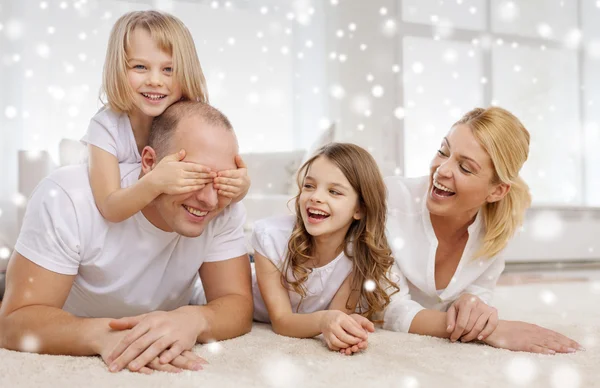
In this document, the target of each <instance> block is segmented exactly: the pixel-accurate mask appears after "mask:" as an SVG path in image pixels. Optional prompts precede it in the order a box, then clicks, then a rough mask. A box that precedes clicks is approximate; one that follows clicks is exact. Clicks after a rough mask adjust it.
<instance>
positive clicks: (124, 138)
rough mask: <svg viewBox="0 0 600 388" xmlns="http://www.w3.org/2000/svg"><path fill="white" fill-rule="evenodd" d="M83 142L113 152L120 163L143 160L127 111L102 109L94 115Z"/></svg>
mask: <svg viewBox="0 0 600 388" xmlns="http://www.w3.org/2000/svg"><path fill="white" fill-rule="evenodd" d="M81 142H82V143H83V144H86V145H88V144H91V145H94V146H96V147H98V148H101V149H103V150H104V151H106V152H108V153H111V154H113V155H114V156H115V157H116V158H117V159H118V160H119V163H128V164H131V163H140V162H141V161H142V158H141V156H140V153H139V151H138V147H137V144H136V142H135V136H134V135H133V129H132V128H131V122H130V121H129V117H128V116H127V114H126V113H116V112H114V111H113V110H111V109H110V108H108V107H104V108H102V109H100V110H99V111H98V113H96V114H95V115H94V117H92V119H91V120H90V125H89V127H88V130H87V133H86V134H85V135H84V136H83V138H82V139H81Z"/></svg>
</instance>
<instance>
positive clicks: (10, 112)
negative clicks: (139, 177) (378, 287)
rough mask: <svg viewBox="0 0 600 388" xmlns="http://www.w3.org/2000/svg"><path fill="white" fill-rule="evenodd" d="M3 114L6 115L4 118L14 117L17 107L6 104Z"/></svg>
mask: <svg viewBox="0 0 600 388" xmlns="http://www.w3.org/2000/svg"><path fill="white" fill-rule="evenodd" d="M4 115H5V116H6V118H9V119H14V118H15V117H17V108H15V107H14V106H12V105H9V106H7V107H6V108H5V109H4Z"/></svg>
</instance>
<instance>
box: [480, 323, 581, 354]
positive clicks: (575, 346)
mask: <svg viewBox="0 0 600 388" xmlns="http://www.w3.org/2000/svg"><path fill="white" fill-rule="evenodd" d="M484 342H485V343H487V344H488V345H491V346H494V347H496V348H501V349H508V350H514V351H521V352H531V353H542V354H556V353H575V352H576V351H578V350H585V349H584V348H583V347H582V346H581V345H580V344H579V343H577V342H575V341H573V340H572V339H570V338H568V337H566V336H564V335H562V334H560V333H557V332H555V331H553V330H550V329H546V328H543V327H540V326H538V325H534V324H531V323H527V322H520V321H500V322H499V323H498V327H497V328H496V330H494V332H493V333H492V334H491V335H490V336H489V337H488V338H486V339H485V340H484Z"/></svg>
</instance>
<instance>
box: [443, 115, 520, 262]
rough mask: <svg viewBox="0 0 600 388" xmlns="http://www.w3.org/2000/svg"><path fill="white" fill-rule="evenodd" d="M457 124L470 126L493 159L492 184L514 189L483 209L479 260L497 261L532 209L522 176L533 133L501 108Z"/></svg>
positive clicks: (468, 116) (466, 116)
mask: <svg viewBox="0 0 600 388" xmlns="http://www.w3.org/2000/svg"><path fill="white" fill-rule="evenodd" d="M456 124H465V125H467V126H469V128H471V130H472V131H473V135H474V136H475V138H477V140H478V141H479V143H480V144H481V145H482V146H483V148H484V149H485V150H486V151H487V153H488V154H489V155H490V158H491V159H492V163H493V164H494V170H495V171H494V177H493V178H492V179H493V181H492V183H495V184H497V183H505V184H508V185H510V190H509V191H508V193H507V194H506V196H505V197H504V198H502V199H501V200H499V201H497V202H492V203H486V204H485V205H484V206H483V209H482V211H483V220H484V225H485V236H484V238H483V244H482V246H481V248H480V249H479V251H478V252H477V254H476V257H494V256H495V255H496V254H498V253H499V252H500V251H501V250H502V249H504V248H505V247H506V244H508V241H509V240H510V239H511V237H512V236H513V235H514V234H515V232H516V231H517V229H518V228H519V227H520V226H521V225H522V224H523V219H524V217H525V210H527V208H528V207H529V206H530V205H531V195H530V194H529V187H528V186H527V184H526V183H525V181H524V180H523V179H522V178H521V177H520V176H519V171H520V170H521V167H522V166H523V164H524V163H525V161H526V160H527V157H528V155H529V132H528V131H527V129H525V127H524V126H523V124H521V121H519V119H518V118H517V117H516V116H515V115H513V114H512V113H510V112H509V111H507V110H506V109H502V108H499V107H490V108H487V109H483V108H475V109H473V110H472V111H470V112H468V113H467V114H465V115H464V116H463V117H462V118H461V119H460V120H459V121H458V122H456ZM456 124H454V125H456Z"/></svg>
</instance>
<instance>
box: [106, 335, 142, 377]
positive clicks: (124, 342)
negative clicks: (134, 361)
mask: <svg viewBox="0 0 600 388" xmlns="http://www.w3.org/2000/svg"><path fill="white" fill-rule="evenodd" d="M148 330H150V328H149V327H148V326H147V325H145V324H141V325H137V326H135V327H134V328H133V330H131V332H129V333H128V334H127V335H126V336H125V337H123V338H122V339H121V341H119V343H118V344H117V345H115V347H114V349H113V350H112V351H111V352H110V354H109V355H108V357H107V359H106V361H107V363H110V364H111V366H110V368H109V369H110V370H111V372H115V371H114V370H113V367H115V368H117V366H116V365H112V364H113V363H114V360H116V359H117V357H119V356H121V354H122V353H123V352H124V351H125V349H127V348H128V347H129V345H131V344H132V343H133V342H134V341H136V340H137V339H138V338H140V337H141V336H143V335H144V334H146V333H147V332H148ZM124 366H125V364H124V365H122V366H121V367H120V368H118V369H116V370H120V369H122V368H123V367H124Z"/></svg>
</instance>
